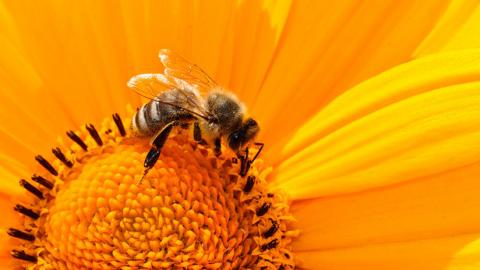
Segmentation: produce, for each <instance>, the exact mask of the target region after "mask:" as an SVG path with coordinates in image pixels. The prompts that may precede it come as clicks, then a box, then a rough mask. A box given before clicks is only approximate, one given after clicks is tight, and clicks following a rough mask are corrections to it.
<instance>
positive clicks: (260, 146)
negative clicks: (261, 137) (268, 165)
mask: <svg viewBox="0 0 480 270" xmlns="http://www.w3.org/2000/svg"><path fill="white" fill-rule="evenodd" d="M255 145H257V146H259V148H258V151H257V153H256V154H255V156H254V157H253V158H252V161H251V163H253V162H254V161H255V159H257V157H258V155H260V152H262V149H263V146H264V145H265V144H264V143H260V142H256V143H255Z"/></svg>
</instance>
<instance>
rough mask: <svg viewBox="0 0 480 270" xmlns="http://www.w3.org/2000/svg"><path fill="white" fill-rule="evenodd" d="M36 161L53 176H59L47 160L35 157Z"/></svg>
mask: <svg viewBox="0 0 480 270" xmlns="http://www.w3.org/2000/svg"><path fill="white" fill-rule="evenodd" d="M35 160H36V161H38V163H40V165H42V166H43V167H44V168H45V169H46V170H47V171H49V172H50V173H51V174H53V175H55V176H58V172H57V170H55V168H53V166H52V164H50V163H49V162H48V161H47V160H46V159H45V158H43V157H42V156H41V155H37V156H35Z"/></svg>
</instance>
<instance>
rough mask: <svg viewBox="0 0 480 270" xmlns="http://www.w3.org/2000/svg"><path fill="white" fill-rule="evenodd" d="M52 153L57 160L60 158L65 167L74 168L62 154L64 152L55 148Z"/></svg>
mask: <svg viewBox="0 0 480 270" xmlns="http://www.w3.org/2000/svg"><path fill="white" fill-rule="evenodd" d="M52 153H53V155H55V157H56V158H58V159H59V160H60V161H61V162H62V163H63V164H65V166H67V167H68V168H72V167H73V163H72V162H71V161H70V160H68V159H67V158H66V157H65V155H64V154H63V153H62V150H60V148H58V147H57V148H54V149H52Z"/></svg>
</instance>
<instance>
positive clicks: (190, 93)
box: [127, 74, 210, 119]
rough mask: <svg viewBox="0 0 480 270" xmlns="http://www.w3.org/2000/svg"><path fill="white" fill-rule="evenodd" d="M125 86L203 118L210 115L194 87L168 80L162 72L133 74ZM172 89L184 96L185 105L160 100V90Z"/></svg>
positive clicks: (180, 81) (146, 96)
mask: <svg viewBox="0 0 480 270" xmlns="http://www.w3.org/2000/svg"><path fill="white" fill-rule="evenodd" d="M127 86H128V87H129V88H131V89H133V91H135V92H137V93H138V94H139V95H141V96H142V97H145V98H148V99H150V100H155V101H158V102H160V103H164V104H168V105H172V106H175V107H178V108H180V109H183V110H186V111H189V112H191V113H193V114H194V115H196V116H199V117H202V118H205V119H208V118H209V117H210V116H209V115H208V113H207V112H206V110H205V109H204V106H203V103H202V99H201V97H200V95H199V94H198V93H197V90H196V89H195V87H194V86H192V85H190V84H189V83H187V82H185V81H183V80H179V79H175V80H170V79H169V78H167V77H166V76H165V75H164V74H140V75H136V76H133V77H132V78H131V79H130V80H129V81H128V83H127ZM173 89H175V90H177V91H178V92H179V93H181V94H183V95H184V96H185V100H186V103H185V105H181V104H174V103H172V102H168V101H165V100H162V99H161V98H160V97H159V94H161V93H162V92H165V91H170V90H173Z"/></svg>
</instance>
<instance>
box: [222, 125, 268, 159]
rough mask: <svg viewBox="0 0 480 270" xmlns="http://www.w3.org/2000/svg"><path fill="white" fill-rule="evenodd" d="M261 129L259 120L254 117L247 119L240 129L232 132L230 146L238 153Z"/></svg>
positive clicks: (229, 139) (229, 140)
mask: <svg viewBox="0 0 480 270" xmlns="http://www.w3.org/2000/svg"><path fill="white" fill-rule="evenodd" d="M259 130H260V127H259V126H258V124H257V121H255V120H253V119H252V118H248V119H246V120H245V121H243V123H242V125H241V126H240V128H239V129H237V130H235V131H234V132H232V133H230V135H229V136H228V146H229V147H230V148H231V149H232V150H233V151H235V152H237V153H238V152H239V151H240V150H242V148H243V147H244V146H246V145H248V143H249V142H250V141H252V140H253V139H254V138H255V136H256V135H257V133H258V131H259Z"/></svg>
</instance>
